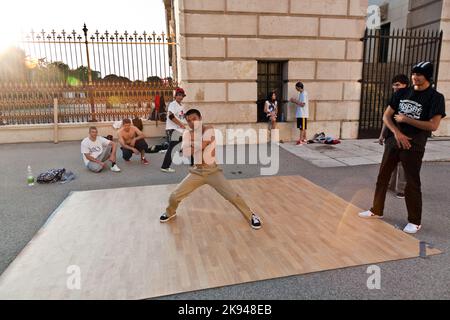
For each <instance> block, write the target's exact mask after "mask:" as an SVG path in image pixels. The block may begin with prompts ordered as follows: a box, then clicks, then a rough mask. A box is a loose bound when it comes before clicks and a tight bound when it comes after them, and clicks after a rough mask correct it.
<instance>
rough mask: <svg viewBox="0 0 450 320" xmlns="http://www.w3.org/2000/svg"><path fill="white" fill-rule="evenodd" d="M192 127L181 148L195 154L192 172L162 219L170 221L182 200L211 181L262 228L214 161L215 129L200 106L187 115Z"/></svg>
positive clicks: (182, 182) (213, 185)
mask: <svg viewBox="0 0 450 320" xmlns="http://www.w3.org/2000/svg"><path fill="white" fill-rule="evenodd" d="M185 119H186V120H187V122H188V125H189V128H190V130H185V131H184V133H183V141H182V145H181V147H182V150H183V155H184V156H185V157H190V156H191V155H193V156H194V166H193V167H192V168H191V169H189V172H190V173H189V175H188V176H187V177H186V178H184V180H183V181H181V183H180V184H179V185H178V186H177V188H176V189H175V191H173V192H172V194H171V195H170V197H169V205H168V207H167V209H166V212H164V213H163V214H162V215H161V217H160V218H159V220H160V221H161V222H167V221H169V220H171V219H172V218H174V217H175V216H176V214H177V212H176V210H177V208H178V205H179V204H180V202H181V200H183V199H184V198H186V197H187V196H188V195H189V194H190V193H191V192H193V191H194V190H195V189H197V188H198V187H200V186H202V185H204V184H209V185H210V186H211V187H213V188H214V189H216V191H217V192H219V193H220V194H221V195H222V196H223V197H224V198H225V199H227V200H228V201H230V202H231V203H232V204H233V205H234V206H235V207H236V208H237V209H238V210H239V211H240V212H241V214H242V215H243V216H244V218H245V219H246V220H247V221H248V222H249V224H250V226H251V227H252V228H253V229H260V228H261V219H260V218H259V217H258V216H257V215H256V214H254V213H253V212H252V211H251V209H250V208H249V207H248V205H247V204H246V203H245V201H244V200H243V199H242V198H241V197H240V195H239V194H238V193H237V192H236V191H234V190H233V187H232V186H231V184H230V183H229V182H228V180H227V179H225V176H224V175H223V172H222V169H221V168H219V167H218V166H217V164H216V161H215V152H216V146H215V145H216V143H215V137H214V128H213V127H212V126H205V125H202V122H201V121H202V116H201V113H200V111H198V110H197V109H190V110H188V111H187V112H186V114H185Z"/></svg>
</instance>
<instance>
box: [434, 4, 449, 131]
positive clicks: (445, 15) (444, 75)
mask: <svg viewBox="0 0 450 320" xmlns="http://www.w3.org/2000/svg"><path fill="white" fill-rule="evenodd" d="M440 29H441V30H442V31H443V32H444V38H443V43H442V50H441V63H440V66H439V79H438V86H437V90H438V91H439V92H441V93H442V94H444V95H445V98H446V107H447V114H448V115H449V116H448V117H447V118H445V119H443V121H442V122H441V126H440V128H439V130H438V131H437V132H435V134H436V135H439V136H450V0H443V3H442V13H441V22H440Z"/></svg>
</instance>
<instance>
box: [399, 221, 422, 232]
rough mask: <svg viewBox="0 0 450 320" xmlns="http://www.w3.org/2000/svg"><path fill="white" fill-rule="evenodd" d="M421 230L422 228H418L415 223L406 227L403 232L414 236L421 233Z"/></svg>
mask: <svg viewBox="0 0 450 320" xmlns="http://www.w3.org/2000/svg"><path fill="white" fill-rule="evenodd" d="M420 228H422V226H418V225H417V224H414V223H408V224H407V225H406V227H405V228H404V229H403V231H404V232H406V233H410V234H414V233H417V231H419V230H420Z"/></svg>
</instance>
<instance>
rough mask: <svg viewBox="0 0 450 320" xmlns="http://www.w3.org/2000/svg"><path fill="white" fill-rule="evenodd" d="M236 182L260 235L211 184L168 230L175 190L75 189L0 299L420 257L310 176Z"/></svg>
mask: <svg viewBox="0 0 450 320" xmlns="http://www.w3.org/2000/svg"><path fill="white" fill-rule="evenodd" d="M231 183H232V184H233V185H234V187H235V188H236V190H238V191H239V192H241V194H242V196H243V197H244V198H245V199H246V200H247V202H248V204H249V205H250V207H252V208H253V209H254V211H255V212H257V213H258V214H259V215H260V216H261V217H262V219H263V228H262V229H261V230H253V229H251V228H250V226H249V224H248V223H247V222H246V221H245V220H244V219H243V218H242V216H241V214H240V213H239V212H238V211H237V210H236V209H235V208H234V207H233V206H232V205H230V204H229V203H228V202H227V201H226V200H224V199H223V198H221V196H220V195H219V194H217V193H216V192H215V191H214V190H213V189H211V188H210V187H209V186H203V187H201V188H199V189H198V190H196V191H195V192H194V193H193V194H192V195H191V197H189V198H187V199H186V200H185V201H184V202H182V204H181V206H180V208H179V210H178V217H177V218H176V219H174V220H172V221H170V222H169V223H166V224H161V223H160V222H159V215H160V214H161V212H163V210H164V208H165V206H166V201H167V198H168V195H169V193H170V191H171V190H173V188H174V187H175V186H174V185H161V186H146V187H135V188H122V189H109V190H97V191H85V192H75V193H73V194H71V195H70V196H69V197H68V198H67V199H66V200H65V201H64V202H63V204H62V205H61V206H60V208H59V209H58V210H57V212H56V213H55V214H54V216H53V218H52V219H51V221H49V223H48V224H47V225H46V226H45V227H44V228H42V229H41V230H40V231H39V232H38V233H37V234H36V236H35V237H34V238H33V240H32V241H31V242H30V243H29V244H28V245H27V246H26V248H25V249H24V250H23V251H22V252H21V253H20V255H19V256H18V257H17V259H16V260H15V261H14V262H13V263H12V264H11V265H10V266H9V268H8V269H7V270H6V271H5V272H4V273H3V275H2V276H1V277H0V298H1V299H11V298H18V299H142V298H150V297H156V296H162V295H168V294H174V293H180V292H186V291H192V290H199V289H205V288H212V287H217V286H225V285H231V284H238V283H243V282H248V281H258V280H263V279H270V278H276V277H283V276H290V275H297V274H304V273H309V272H317V271H323V270H330V269H336V268H343V267H349V266H356V265H363V264H372V263H378V262H383V261H389V260H398V259H405V258H411V257H417V256H418V255H419V241H418V240H417V239H415V238H413V237H411V236H409V235H407V234H405V233H403V232H402V231H400V230H397V229H395V228H394V227H392V226H391V225H389V224H387V223H385V222H383V221H380V220H363V219H360V218H358V217H357V213H358V211H359V210H360V209H358V208H357V207H355V206H353V205H352V204H350V203H348V202H346V201H344V200H343V199H341V198H339V197H337V196H336V195H334V194H332V193H330V192H328V191H326V190H324V189H322V188H320V187H318V186H317V185H315V184H313V183H311V182H310V181H308V180H306V179H303V178H302V177H298V176H291V177H267V178H255V179H246V180H232V181H231ZM437 253H439V251H438V250H435V249H433V250H430V249H428V254H437ZM70 265H76V266H79V268H80V271H81V288H80V290H69V289H68V288H67V285H66V282H67V279H68V277H69V276H70V275H69V274H67V268H68V266H70Z"/></svg>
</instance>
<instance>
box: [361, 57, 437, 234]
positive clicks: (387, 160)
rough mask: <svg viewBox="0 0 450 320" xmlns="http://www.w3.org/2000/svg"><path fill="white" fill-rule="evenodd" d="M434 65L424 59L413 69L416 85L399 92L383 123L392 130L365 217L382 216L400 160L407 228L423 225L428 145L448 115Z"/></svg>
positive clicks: (390, 105)
mask: <svg viewBox="0 0 450 320" xmlns="http://www.w3.org/2000/svg"><path fill="white" fill-rule="evenodd" d="M432 76H433V65H432V64H431V62H420V63H418V64H417V65H415V66H414V67H413V69H412V76H411V79H412V82H413V86H412V87H411V88H409V89H408V90H405V91H402V92H401V93H400V94H398V95H395V96H394V97H393V99H392V101H391V102H390V104H389V106H388V108H387V109H386V111H385V113H384V116H383V122H384V123H385V124H386V126H387V127H388V129H389V132H388V135H387V138H386V141H385V150H384V154H383V160H382V162H381V166H380V171H379V174H378V179H377V186H376V190H375V196H374V199H373V206H372V208H371V209H370V210H368V211H364V212H361V213H359V216H360V217H361V218H382V217H383V211H384V202H385V199H386V192H387V189H388V185H389V179H390V177H391V174H392V172H393V170H394V169H395V167H396V166H397V163H398V162H401V163H402V166H403V168H404V170H405V175H406V188H405V201H406V207H407V210H408V224H407V225H406V227H405V228H404V229H403V231H405V232H407V233H416V232H417V231H419V230H420V228H421V219H422V191H421V182H420V169H421V166H422V159H423V155H424V153H425V145H426V143H427V139H428V137H429V136H430V135H431V132H432V131H436V130H437V129H438V128H439V124H440V122H441V119H442V118H444V117H445V116H446V115H445V98H444V96H443V95H442V94H441V93H439V92H437V91H436V90H435V89H434V88H433V87H432V86H431V81H432Z"/></svg>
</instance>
